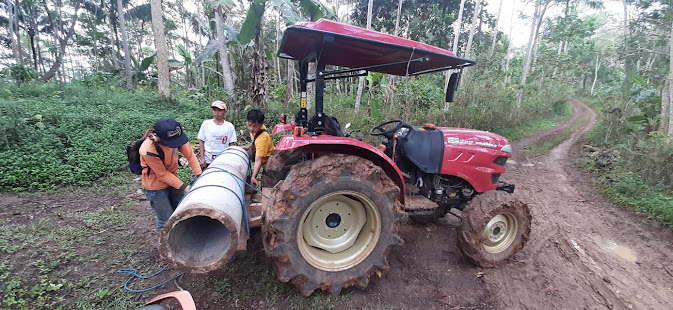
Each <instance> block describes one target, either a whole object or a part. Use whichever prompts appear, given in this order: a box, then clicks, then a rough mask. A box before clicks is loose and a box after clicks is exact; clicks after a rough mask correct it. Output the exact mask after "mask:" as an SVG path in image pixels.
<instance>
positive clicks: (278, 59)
mask: <svg viewBox="0 0 673 310" xmlns="http://www.w3.org/2000/svg"><path fill="white" fill-rule="evenodd" d="M280 27H281V19H280V15H278V19H277V20H276V50H277V51H278V50H280V40H281V38H280ZM276 77H277V79H278V83H279V84H280V82H281V81H282V80H283V77H282V75H281V73H280V57H278V56H276Z"/></svg>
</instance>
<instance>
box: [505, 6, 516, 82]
mask: <svg viewBox="0 0 673 310" xmlns="http://www.w3.org/2000/svg"><path fill="white" fill-rule="evenodd" d="M515 4H516V0H512V7H514V5H515ZM515 11H516V10H512V14H511V15H510V17H509V25H510V26H509V33H508V35H507V37H508V38H511V37H512V31H513V30H514V12H515ZM511 53H512V42H511V41H510V42H509V44H508V45H507V55H506V57H507V60H506V61H505V80H504V81H503V84H504V85H507V83H508V82H509V61H510V60H511V59H512V56H511Z"/></svg>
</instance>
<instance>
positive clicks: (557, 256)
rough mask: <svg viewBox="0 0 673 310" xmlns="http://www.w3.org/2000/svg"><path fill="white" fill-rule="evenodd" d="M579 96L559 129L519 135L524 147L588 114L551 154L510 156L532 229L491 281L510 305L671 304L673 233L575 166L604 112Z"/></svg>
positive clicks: (605, 306)
mask: <svg viewBox="0 0 673 310" xmlns="http://www.w3.org/2000/svg"><path fill="white" fill-rule="evenodd" d="M571 104H572V106H573V117H572V118H571V119H570V120H568V121H567V122H566V123H565V124H564V125H563V126H559V127H560V128H559V129H558V130H555V131H552V133H543V134H539V135H537V139H533V138H531V139H525V140H521V141H518V142H516V143H515V147H516V148H517V149H519V150H520V149H523V148H525V146H527V145H528V144H530V143H533V142H534V141H537V140H538V139H544V137H545V136H546V135H548V134H552V135H553V134H554V133H553V132H562V131H563V129H562V128H572V127H573V126H576V125H577V124H578V122H582V121H583V119H584V118H586V120H587V122H585V124H584V125H583V126H582V127H581V128H580V129H579V130H578V131H576V132H574V133H573V134H572V135H571V136H570V138H569V139H568V140H566V141H564V142H563V143H561V144H560V145H558V146H557V147H555V148H554V149H553V150H552V151H551V152H550V153H549V154H547V155H544V156H539V157H531V156H528V155H526V154H525V153H523V154H515V158H513V161H512V162H510V163H509V164H508V169H509V170H508V172H507V174H506V175H507V179H506V181H507V182H513V183H515V184H517V194H518V195H519V196H521V197H522V199H525V200H526V201H527V202H528V203H529V204H530V206H531V213H532V214H533V227H532V233H531V237H530V240H529V242H528V245H527V247H526V248H525V249H524V250H523V251H522V252H520V253H519V254H518V255H517V256H516V257H515V259H514V260H513V261H511V262H510V263H509V264H506V265H504V266H502V267H501V268H498V269H492V270H489V271H488V275H487V276H486V287H487V288H488V290H489V291H490V292H491V295H492V296H493V297H494V299H495V300H497V301H498V303H500V304H501V307H504V308H507V309H671V305H673V276H672V275H671V274H672V273H673V272H669V270H670V268H671V267H670V266H671V263H670V257H673V246H672V245H671V240H672V237H673V233H672V232H671V230H670V229H668V228H662V227H660V225H658V224H656V223H653V222H651V221H649V220H647V219H644V218H643V217H641V216H638V215H636V214H634V213H633V212H632V211H629V210H625V209H622V208H620V207H618V206H615V205H614V204H612V203H610V202H608V201H607V200H605V199H604V198H603V197H601V196H600V195H599V194H598V193H597V191H596V189H595V188H594V187H593V186H592V184H591V181H590V178H589V176H588V175H587V174H586V173H584V172H582V171H579V170H578V169H576V168H575V167H574V162H575V161H576V159H577V158H578V157H579V156H580V155H579V152H578V151H577V145H578V142H579V141H580V140H581V138H582V137H583V136H584V135H585V134H586V133H587V132H588V131H589V130H591V129H592V128H593V127H594V126H595V125H596V119H597V114H596V112H595V111H594V110H593V109H591V108H590V107H588V106H587V105H586V104H584V103H582V102H580V101H578V100H572V101H571Z"/></svg>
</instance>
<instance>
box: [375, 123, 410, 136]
mask: <svg viewBox="0 0 673 310" xmlns="http://www.w3.org/2000/svg"><path fill="white" fill-rule="evenodd" d="M390 124H395V125H394V127H393V129H389V130H386V129H384V128H383V127H384V126H387V125H390ZM402 126H404V121H403V120H401V119H394V120H390V121H387V122H383V123H381V124H378V125H376V126H374V128H372V129H371V130H370V131H369V134H370V135H372V136H388V135H391V134H393V133H394V132H395V131H397V130H398V129H400V128H402Z"/></svg>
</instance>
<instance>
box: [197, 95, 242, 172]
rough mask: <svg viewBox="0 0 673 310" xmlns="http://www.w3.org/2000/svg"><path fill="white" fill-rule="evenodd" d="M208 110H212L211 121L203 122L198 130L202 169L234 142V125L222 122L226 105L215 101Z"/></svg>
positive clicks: (225, 112) (225, 113)
mask: <svg viewBox="0 0 673 310" xmlns="http://www.w3.org/2000/svg"><path fill="white" fill-rule="evenodd" d="M210 108H211V109H212V110H213V119H207V120H205V121H203V123H202V124H201V129H199V157H200V158H201V167H202V168H204V169H205V168H206V167H208V165H210V163H212V162H213V159H215V157H216V156H217V155H219V154H220V153H221V152H222V151H224V149H226V148H227V147H229V145H233V144H234V142H236V129H235V128H234V125H233V124H231V123H230V122H227V121H225V120H224V116H225V115H227V105H226V104H225V103H224V102H222V101H219V100H216V101H213V103H212V104H211V105H210Z"/></svg>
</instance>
